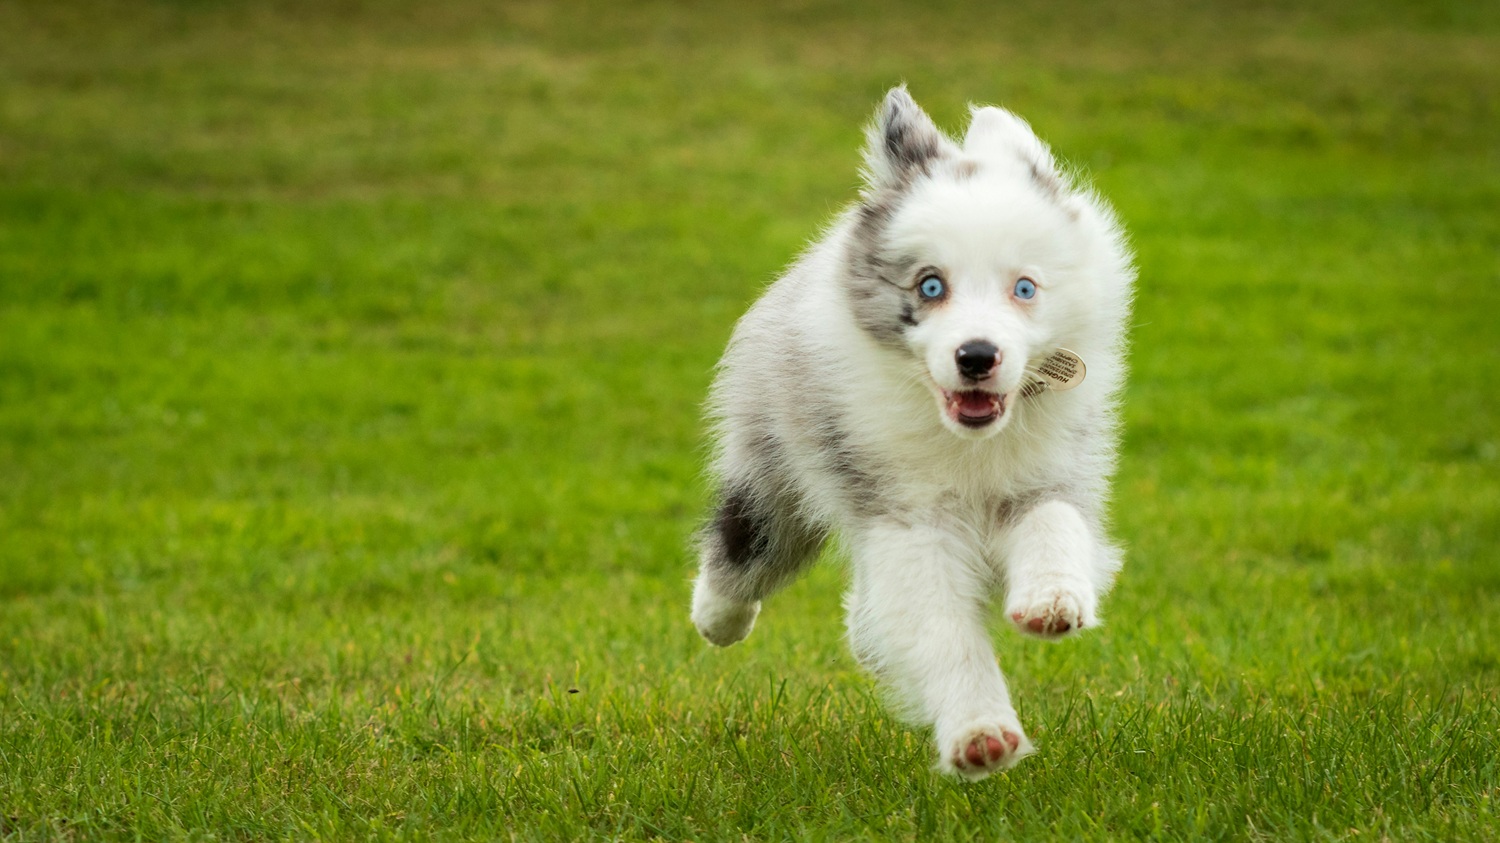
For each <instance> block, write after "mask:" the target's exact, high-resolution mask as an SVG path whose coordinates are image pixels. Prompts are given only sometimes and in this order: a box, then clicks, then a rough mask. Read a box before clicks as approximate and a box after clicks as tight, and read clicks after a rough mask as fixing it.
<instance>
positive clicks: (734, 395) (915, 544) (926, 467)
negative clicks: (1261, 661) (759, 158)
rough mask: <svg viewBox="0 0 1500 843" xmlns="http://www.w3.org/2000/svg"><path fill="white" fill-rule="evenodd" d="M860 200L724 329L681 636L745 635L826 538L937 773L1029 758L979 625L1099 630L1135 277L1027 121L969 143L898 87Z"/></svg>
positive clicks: (868, 660)
mask: <svg viewBox="0 0 1500 843" xmlns="http://www.w3.org/2000/svg"><path fill="white" fill-rule="evenodd" d="M864 177H865V188H864V190H863V191H862V192H861V194H860V198H859V200H858V201H857V202H855V203H854V204H853V205H852V206H851V207H849V208H848V209H847V210H845V211H844V212H843V213H842V214H841V215H840V216H839V217H838V218H837V219H836V220H835V221H834V223H833V224H832V226H831V228H830V229H829V231H828V232H827V233H826V235H825V236H824V237H823V238H822V239H821V240H819V241H818V242H816V243H814V244H813V245H812V246H811V247H810V248H809V249H808V250H807V251H806V252H805V253H804V254H803V255H802V257H801V258H800V259H798V261H797V262H796V263H795V264H794V265H793V266H792V267H791V268H790V269H789V270H788V271H787V272H786V274H785V275H783V276H782V277H781V278H780V279H779V280H777V281H776V282H775V283H774V284H772V285H771V286H770V288H769V289H767V290H766V292H765V294H764V295H763V296H762V297H761V298H760V300H759V301H757V302H756V303H755V305H754V306H753V307H752V308H751V309H750V311H749V312H748V313H747V314H746V315H745V316H744V318H742V319H741V320H740V322H739V324H738V325H737V326H736V327H735V330H734V334H733V337H732V338H731V340H730V342H729V348H728V350H727V351H726V352H725V354H724V357H723V360H722V361H721V363H720V366H719V370H718V376H717V379H716V380H715V383H714V386H713V390H712V395H711V399H710V408H711V410H710V413H711V420H712V429H713V437H714V443H715V449H714V456H713V459H712V464H711V468H710V471H711V474H712V475H713V478H714V480H715V481H716V484H717V488H718V498H717V503H716V509H715V511H714V513H713V514H712V516H711V517H710V519H709V520H708V523H707V525H706V526H705V527H704V529H703V530H702V531H701V532H700V534H699V537H698V547H699V553H700V564H699V573H698V577H697V580H696V582H695V585H694V592H693V607H692V618H693V623H694V624H695V625H696V626H697V628H698V631H699V632H700V633H701V634H702V635H703V637H704V638H705V639H707V640H708V641H709V642H710V643H712V644H715V645H718V646H721V647H723V646H729V645H731V644H734V643H736V642H738V641H740V640H742V639H744V638H745V636H747V635H749V634H750V630H751V628H752V627H753V626H754V624H755V619H756V616H757V614H758V613H759V612H760V606H761V601H762V600H764V599H765V598H766V597H768V596H770V595H771V594H773V593H774V592H775V591H776V590H777V589H780V588H782V587H783V586H785V585H787V584H788V583H790V582H791V581H792V580H793V579H795V578H796V577H797V576H798V575H799V574H800V573H801V572H802V571H803V570H804V569H805V568H806V567H807V566H808V565H809V564H810V563H811V562H812V560H813V559H815V558H816V557H817V556H818V553H819V550H820V548H821V547H822V546H823V544H824V542H825V541H826V540H827V539H828V538H829V536H830V535H833V534H837V535H838V536H839V538H840V540H841V542H842V544H843V546H844V547H846V548H847V551H848V554H849V557H850V560H851V569H852V585H851V588H850V591H849V593H848V597H847V599H846V609H847V616H848V630H849V641H850V645H851V648H852V649H853V651H854V653H855V655H856V656H857V657H858V659H859V660H860V662H861V663H862V664H863V665H865V666H866V667H867V668H868V669H870V670H871V671H873V672H874V673H875V674H876V675H877V676H878V677H879V678H880V680H881V681H882V682H883V683H884V684H885V685H886V686H887V687H888V689H889V690H890V691H891V692H892V693H891V696H892V698H893V699H894V700H895V701H896V703H897V704H898V706H899V710H900V712H901V713H903V714H904V715H905V716H906V717H907V718H908V719H910V720H913V721H915V722H917V723H919V724H922V725H924V726H930V727H932V730H933V734H934V737H935V740H936V743H937V753H938V756H937V764H938V768H939V769H941V770H943V771H945V772H949V773H955V774H958V775H961V776H964V777H967V778H970V779H978V778H982V777H984V776H986V775H988V774H990V773H992V772H994V771H996V770H1000V769H1004V768H1006V767H1009V766H1010V765H1012V764H1014V763H1015V762H1016V761H1018V760H1019V759H1021V758H1022V757H1023V756H1025V755H1027V754H1029V753H1030V752H1032V745H1031V742H1030V741H1029V740H1028V739H1027V737H1026V732H1025V730H1024V729H1023V728H1022V727H1021V722H1020V720H1019V719H1018V718H1017V716H1016V710H1015V708H1014V706H1013V705H1012V704H1011V699H1010V693H1009V691H1008V690H1007V688H1006V684H1005V678H1004V676H1003V675H1002V674H1001V672H1000V669H999V667H998V665H997V663H996V659H995V654H994V650H993V649H992V647H991V643H990V637H989V634H988V631H987V628H986V624H985V619H986V614H987V606H988V603H989V601H990V600H991V598H992V597H994V596H996V595H1001V596H1002V597H1003V600H1004V612H1005V616H1006V617H1007V618H1009V619H1010V621H1012V622H1013V623H1014V624H1015V627H1016V629H1017V630H1019V631H1020V632H1022V633H1025V634H1027V635H1033V636H1037V637H1041V638H1060V637H1063V636H1067V635H1071V634H1073V633H1076V632H1077V631H1079V630H1081V629H1086V628H1088V627H1092V626H1095V625H1097V624H1098V623H1099V601H1100V598H1101V596H1103V594H1104V593H1105V592H1106V591H1107V590H1108V588H1109V586H1110V584H1111V582H1112V580H1113V578H1114V576H1115V573H1116V572H1117V571H1118V570H1119V568H1120V561H1121V554H1120V550H1119V548H1117V547H1116V546H1115V545H1114V544H1112V543H1111V541H1110V540H1109V538H1108V537H1107V536H1106V535H1105V531H1104V523H1103V521H1104V509H1105V503H1106V496H1107V494H1108V481H1109V476H1110V474H1111V472H1112V471H1113V467H1114V461H1115V448H1116V439H1117V422H1116V412H1115V409H1116V403H1117V395H1118V392H1119V389H1120V385H1121V382H1122V379H1123V377H1124V375H1125V360H1124V352H1125V338H1124V327H1125V323H1126V319H1127V317H1128V315H1129V311H1130V299H1131V286H1132V283H1133V280H1134V270H1133V268H1132V262H1131V257H1130V254H1129V252H1128V250H1127V247H1126V244H1125V240H1124V236H1123V234H1122V232H1121V229H1120V227H1119V225H1118V223H1117V222H1116V220H1115V217H1114V215H1113V213H1112V212H1111V211H1110V209H1109V208H1108V207H1107V206H1106V205H1105V203H1104V202H1103V200H1101V199H1100V197H1098V196H1097V195H1095V194H1094V193H1093V192H1092V191H1090V190H1087V189H1082V188H1079V187H1078V186H1076V185H1075V184H1074V183H1073V181H1072V180H1071V179H1070V178H1069V177H1068V176H1067V175H1066V174H1065V173H1064V172H1062V171H1061V170H1060V169H1059V168H1058V166H1057V163H1056V162H1055V161H1054V159H1053V157H1052V154H1051V153H1050V151H1049V150H1048V148H1047V146H1046V145H1045V144H1044V143H1042V141H1040V140H1039V139H1038V138H1037V136H1036V135H1035V134H1033V132H1032V131H1031V129H1030V128H1029V127H1028V126H1027V124H1026V123H1025V122H1023V121H1022V120H1021V119H1020V118H1018V117H1016V116H1015V115H1014V114H1011V113H1010V112H1008V111H1005V110H1003V109H999V108H989V107H986V108H975V109H973V113H972V116H971V119H970V123H969V128H968V131H967V133H966V134H965V135H964V138H963V141H962V143H956V142H954V141H953V140H951V139H949V138H948V137H946V136H945V135H943V133H941V132H940V131H939V130H938V129H937V128H936V127H935V126H934V125H933V123H932V121H931V120H930V119H929V118H928V117H927V115H926V114H924V113H923V112H922V110H921V109H920V108H919V107H918V106H917V104H916V103H915V102H913V101H912V99H911V97H910V96H909V95H908V94H907V92H906V89H905V88H904V87H898V88H896V89H894V90H892V91H890V92H889V93H888V94H887V95H886V98H885V102H884V103H883V104H882V106H881V107H880V109H879V111H878V112H877V114H876V117H875V119H874V122H873V124H872V125H871V126H870V128H869V130H868V138H867V147H866V149H865V168H864Z"/></svg>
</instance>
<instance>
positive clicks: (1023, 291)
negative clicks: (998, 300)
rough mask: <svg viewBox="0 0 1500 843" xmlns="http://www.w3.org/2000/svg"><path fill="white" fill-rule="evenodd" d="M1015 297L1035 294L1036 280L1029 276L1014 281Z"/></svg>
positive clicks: (1027, 297) (1021, 297) (1019, 297)
mask: <svg viewBox="0 0 1500 843" xmlns="http://www.w3.org/2000/svg"><path fill="white" fill-rule="evenodd" d="M1015 293H1016V298H1018V299H1029V298H1031V297H1032V296H1034V295H1036V282H1034V281H1032V280H1031V279H1030V278H1022V279H1021V280H1019V281H1017V282H1016V290H1015Z"/></svg>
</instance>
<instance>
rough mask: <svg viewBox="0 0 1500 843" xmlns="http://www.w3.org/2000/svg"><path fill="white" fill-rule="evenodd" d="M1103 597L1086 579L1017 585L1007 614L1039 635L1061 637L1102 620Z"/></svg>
mask: <svg viewBox="0 0 1500 843" xmlns="http://www.w3.org/2000/svg"><path fill="white" fill-rule="evenodd" d="M1098 604H1099V598H1098V597H1097V596H1096V595H1095V594H1094V589H1093V588H1092V587H1090V586H1089V585H1087V584H1086V583H1076V584H1051V585H1043V586H1039V587H1035V588H1019V589H1016V590H1015V591H1014V592H1013V593H1012V594H1011V595H1010V598H1009V599H1008V600H1006V602H1005V614H1006V616H1008V617H1009V618H1010V619H1011V621H1012V622H1013V623H1015V625H1016V628H1017V629H1019V630H1021V631H1022V632H1024V633H1026V634H1027V635H1035V636H1037V637H1039V638H1052V639H1056V638H1061V637H1062V636H1064V635H1068V634H1069V633H1073V632H1077V631H1078V630H1080V629H1084V628H1086V627H1090V626H1094V625H1095V624H1097V623H1098V618H1097V616H1096V614H1095V613H1096V612H1097V610H1098Z"/></svg>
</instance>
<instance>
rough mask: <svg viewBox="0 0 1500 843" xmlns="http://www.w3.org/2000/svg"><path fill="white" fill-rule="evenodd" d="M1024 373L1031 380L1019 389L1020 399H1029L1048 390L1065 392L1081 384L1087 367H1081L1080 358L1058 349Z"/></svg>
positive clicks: (1064, 349) (1081, 360) (1065, 350)
mask: <svg viewBox="0 0 1500 843" xmlns="http://www.w3.org/2000/svg"><path fill="white" fill-rule="evenodd" d="M1026 373H1027V374H1029V375H1031V376H1032V378H1033V379H1032V381H1031V382H1030V383H1028V384H1026V385H1025V386H1024V387H1022V388H1021V397H1022V398H1030V397H1031V396H1033V395H1038V394H1040V393H1042V392H1043V391H1045V390H1048V389H1051V390H1054V391H1056V392H1067V391H1068V390H1070V389H1072V388H1073V387H1075V386H1077V385H1079V384H1081V383H1083V377H1084V375H1086V374H1088V367H1087V366H1085V365H1083V358H1082V357H1079V356H1078V355H1077V354H1074V353H1073V352H1071V351H1069V350H1067V349H1066V348H1059V349H1058V350H1057V351H1054V352H1052V356H1050V357H1048V358H1047V359H1046V360H1043V361H1042V362H1041V363H1039V364H1037V366H1036V367H1035V368H1032V369H1027V370H1026Z"/></svg>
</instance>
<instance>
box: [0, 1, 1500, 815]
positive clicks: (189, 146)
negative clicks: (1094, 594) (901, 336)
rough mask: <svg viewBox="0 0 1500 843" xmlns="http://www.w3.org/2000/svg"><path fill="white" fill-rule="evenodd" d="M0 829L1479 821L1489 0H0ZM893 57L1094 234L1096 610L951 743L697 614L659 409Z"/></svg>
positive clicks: (689, 426) (692, 488) (695, 511)
mask: <svg viewBox="0 0 1500 843" xmlns="http://www.w3.org/2000/svg"><path fill="white" fill-rule="evenodd" d="M0 31H3V32H5V33H6V36H5V43H6V46H5V49H3V50H0V836H3V837H5V838H6V839H16V840H33V839H152V840H163V839H209V838H214V839H224V838H296V839H310V838H336V839H355V838H358V839H397V838H416V839H452V840H459V839H496V838H499V839H539V840H540V839H582V838H626V839H639V838H663V839H673V840H676V839H696V840H717V839H756V840H759V839H767V840H770V839H811V840H845V839H870V840H917V839H921V840H928V839H950V838H951V839H996V838H1001V839H1057V838H1061V837H1065V836H1066V837H1068V838H1073V839H1097V840H1113V839H1123V838H1148V837H1149V838H1153V839H1225V840H1259V839H1265V840H1288V839H1327V840H1353V839H1360V840H1364V839H1391V840H1445V841H1446V840H1464V839H1472V840H1495V839H1497V838H1500V831H1497V829H1500V737H1497V735H1500V643H1497V642H1500V561H1497V548H1500V436H1497V432H1496V431H1497V427H1496V420H1497V409H1500V343H1497V339H1500V329H1497V328H1496V321H1495V314H1496V313H1497V312H1500V283H1497V282H1500V261H1497V257H1496V256H1497V254H1500V216H1497V214H1496V213H1495V209H1496V208H1497V207H1500V166H1497V165H1500V157H1497V152H1496V146H1495V138H1496V137H1497V136H1500V111H1497V107H1496V103H1497V102H1500V99H1497V96H1496V94H1497V92H1500V65H1497V64H1496V63H1495V61H1494V58H1493V57H1494V56H1495V55H1496V53H1497V52H1500V16H1497V15H1496V13H1495V7H1494V6H1493V5H1489V4H1480V3H1430V4H1421V5H1418V4H1409V5H1403V4H1397V3H1369V4H1360V5H1358V6H1357V7H1348V8H1346V7H1345V6H1344V5H1342V4H1332V3H1329V4H1307V3H1298V4H1292V3H1280V2H1271V3H1261V4H1254V5H1248V4H1247V5H1244V6H1235V7H1225V8H1218V9H1213V8H1207V7H1203V6H1201V5H1197V4H1187V3H1180V2H1177V0H1149V2H1145V3H1140V4H1129V5H1127V6H1121V7H1119V8H1096V7H1094V6H1092V5H1088V4H1083V3H1073V2H1063V3H1040V2H1038V3H1018V4H1007V8H1005V9H1003V10H996V9H992V8H990V7H989V4H973V5H965V4H963V3H956V4H945V5H944V6H943V7H942V8H941V9H938V10H932V9H926V10H920V11H919V10H917V9H916V7H914V6H913V7H903V6H901V5H899V4H895V3H890V2H876V3H869V4H857V5H856V4H848V5H844V6H841V5H838V4H799V3H791V2H787V3H768V4H738V5H734V6H730V5H729V4H723V7H722V8H721V7H718V6H711V7H703V6H690V5H687V4H675V3H647V4H643V5H639V6H631V7H628V8H627V7H624V6H619V5H614V4H602V3H601V4H587V3H583V4H570V5H567V6H563V5H549V4H541V3H524V2H517V3H506V4H487V3H478V2H453V3H444V4H441V5H438V6H436V7H433V8H428V7H425V6H416V5H406V4H400V3H394V2H375V1H374V0H371V2H347V3H339V4H292V3H279V2H266V3H254V4H251V3H234V2H206V1H205V2H176V3H172V2H149V3H106V2H85V1H84V0H77V2H67V3H41V2H19V3H11V4H6V5H4V6H0ZM901 79H905V80H906V81H907V82H908V83H909V84H910V86H911V89H912V91H913V92H914V94H915V95H916V96H917V97H918V99H919V100H920V101H922V102H923V103H924V104H925V105H926V106H928V107H929V109H930V111H931V112H932V113H933V114H934V116H935V117H936V118H937V119H938V120H939V122H940V123H942V124H944V125H947V126H949V127H957V126H958V125H960V123H961V121H962V117H963V109H964V106H965V104H966V103H967V102H968V101H970V100H978V101H990V102H1001V103H1004V104H1006V105H1009V106H1011V107H1013V108H1015V109H1016V110H1018V111H1020V112H1021V113H1023V114H1025V115H1027V116H1028V117H1029V118H1030V119H1031V120H1032V122H1033V123H1034V125H1036V126H1037V127H1038V129H1039V130H1040V131H1041V132H1042V134H1043V135H1044V136H1046V137H1048V138H1049V139H1050V140H1051V141H1052V142H1053V144H1054V145H1055V147H1056V148H1057V149H1058V150H1059V151H1060V152H1061V153H1062V154H1063V155H1064V156H1066V157H1068V158H1070V159H1071V160H1073V161H1074V162H1075V163H1077V164H1078V165H1079V166H1080V167H1081V168H1083V169H1084V170H1086V171H1087V172H1088V173H1089V174H1090V175H1091V177H1092V179H1093V180H1094V182H1095V183H1096V184H1097V185H1098V187H1099V188H1100V189H1101V190H1102V191H1103V192H1104V193H1105V194H1106V195H1108V196H1109V197H1111V199H1112V200H1113V201H1114V203H1115V204H1116V206H1117V207H1118V209H1119V211H1120V214H1121V216H1122V217H1123V219H1124V220H1125V221H1126V223H1127V226H1128V227H1129V229H1130V230H1131V232H1132V234H1133V237H1134V242H1135V245H1136V247H1137V250H1138V252H1139V257H1140V266H1141V284H1140V297H1139V306H1138V312H1137V318H1136V323H1135V325H1134V329H1133V340H1134V349H1135V350H1134V356H1133V361H1134V372H1133V377H1132V381H1131V385H1130V387H1129V391H1128V395H1127V403H1126V431H1127V432H1126V441H1125V452H1124V457H1123V463H1122V468H1121V471H1120V475H1119V477H1118V479H1117V483H1116V488H1117V502H1116V505H1115V507H1114V512H1115V520H1116V524H1117V527H1116V531H1117V533H1118V535H1119V536H1120V537H1121V538H1122V539H1123V540H1124V541H1125V542H1126V543H1127V544H1128V545H1129V548H1130V550H1129V562H1128V565H1127V570H1126V572H1125V574H1124V576H1123V578H1122V580H1121V582H1120V584H1119V586H1118V588H1117V589H1116V591H1115V593H1114V595H1113V596H1112V598H1111V600H1110V602H1109V604H1108V607H1107V608H1108V611H1109V616H1110V621H1111V622H1110V624H1109V625H1108V626H1106V627H1105V628H1103V629H1102V630H1099V631H1097V632H1096V633H1093V634H1090V635H1088V636H1087V637H1084V638H1081V639H1079V640H1077V641H1071V642H1067V643H1064V644H1059V645H1056V646H1046V645H1042V644H1038V643H1035V642H1024V641H1021V640H1018V638H1017V637H1016V636H1014V635H1012V634H1010V633H1009V632H1008V631H1005V630H1004V629H1003V628H1002V626H1001V625H999V624H997V626H996V641H997V645H998V646H999V648H1000V655H1001V660H1002V663H1003V664H1004V665H1005V667H1006V669H1007V672H1008V674H1009V676H1010V677H1011V684H1012V689H1013V692H1014V693H1015V696H1016V698H1017V704H1018V706H1019V708H1020V711H1021V716H1022V718H1023V721H1024V722H1025V723H1026V724H1027V726H1028V728H1029V730H1030V731H1031V733H1032V736H1033V737H1034V738H1035V739H1036V741H1037V743H1038V745H1039V746H1040V748H1041V752H1040V754H1039V755H1038V756H1036V757H1034V758H1031V759H1028V760H1027V761H1026V762H1025V763H1024V764H1023V765H1021V766H1020V767H1018V768H1017V769H1016V770H1014V771H1012V772H1010V773H1009V774H1006V775H1000V776H995V777H992V778H991V779H989V780H987V781H985V782H983V783H980V784H977V785H962V784H959V783H956V782H953V781H948V780H945V779H942V778H939V777H937V776H936V775H934V774H933V773H931V772H930V770H929V769H928V768H929V765H930V763H931V750H930V747H929V746H928V743H927V741H928V738H927V736H925V735H923V734H920V733H917V732H912V731H909V730H908V729H906V728H905V727H903V726H901V725H900V724H898V723H896V722H894V721H892V720H891V719H890V718H889V717H888V716H887V715H886V714H885V713H884V711H883V709H882V706H881V704H880V700H879V697H878V692H877V691H876V689H875V688H874V687H873V685H872V684H871V682H870V680H869V679H868V678H867V677H865V676H864V675H862V674H861V673H860V672H858V671H857V670H856V669H855V668H854V666H853V665H852V664H851V663H850V660H849V657H848V655H847V652H846V650H845V648H844V646H843V644H842V641H841V637H840V633H841V630H840V627H841V620H840V617H839V615H840V610H839V602H838V601H839V597H838V595H839V591H840V585H841V578H842V574H841V572H840V570H839V568H838V566H837V565H836V564H830V565H827V566H824V567H822V568H820V569H819V570H818V571H817V572H815V574H814V575H813V576H811V577H810V578H809V579H808V580H807V581H805V582H803V583H800V584H798V585H797V586H795V587H794V588H792V589H790V590H789V591H788V592H786V593H785V594H784V595H782V596H780V597H778V598H777V599H776V600H775V601H774V602H773V603H772V604H771V605H769V606H768V609H767V613H766V615H765V616H764V618H763V621H762V623H761V625H760V628H758V629H757V631H756V633H755V635H754V636H752V638H751V640H750V641H749V642H747V644H746V645H744V646H741V647H736V648H734V649H732V650H728V651H723V652H713V651H710V650H708V649H707V648H706V647H705V646H704V645H703V644H702V643H701V642H699V641H698V640H697V637H696V635H695V634H694V633H693V631H692V629H691V627H690V626H689V624H688V623H687V621H686V600H687V581H688V577H689V576H690V572H691V560H690V559H689V558H688V555H687V553H686V550H685V549H684V545H685V538H686V536H687V534H688V533H689V532H690V531H691V529H692V528H693V526H694V524H695V522H696V519H697V518H698V517H699V512H700V510H701V508H702V507H703V505H704V502H705V500H706V497H707V494H706V492H707V490H706V489H704V488H703V484H702V482H701V480H700V479H699V475H698V471H699V461H700V458H701V454H702V449H701V446H702V441H701V433H700V422H699V418H698V407H699V403H700V401H701V399H702V396H703V394H704V391H705V389H706V386H707V383H708V379H709V376H710V370H711V367H712V364H713V362H714V360H715V358H716V356H717V354H718V352H719V350H720V349H721V347H722V345H723V342H724V341H725V339H726V338H727V336H728V332H729V330H730V327H731V326H732V324H733V321H734V319H735V318H736V317H737V315H738V314H739V313H740V312H741V311H742V310H743V308H744V307H745V305H746V304H747V303H748V302H749V301H750V300H751V298H752V297H753V296H754V294H755V291H756V290H757V289H758V287H759V286H760V285H761V284H763V283H764V282H765V281H767V280H768V279H769V278H771V277H773V276H774V274H775V273H776V271H777V269H778V268H779V267H780V266H782V265H784V264H785V263H786V262H787V261H788V260H789V259H790V258H791V257H792V256H793V255H794V254H795V253H796V251H797V249H798V248H799V246H800V244H801V243H802V242H804V240H805V239H806V238H807V237H809V236H810V235H811V234H813V233H814V232H815V231H816V230H817V227H818V225H819V224H820V223H821V222H822V221H824V220H825V219H826V218H827V217H828V216H829V214H830V213H831V211H832V210H833V209H835V208H837V207H838V206H839V205H840V204H841V203H843V202H845V201H847V200H848V199H849V198H850V197H851V196H852V193H853V188H854V185H855V167H856V165H857V144H858V142H859V127H860V125H861V123H862V122H863V121H864V120H865V119H866V117H867V115H868V113H869V112H870V111H871V110H872V109H873V106H874V104H875V103H876V102H877V100H878V97H879V95H880V94H881V92H883V90H884V89H885V88H886V87H887V86H889V85H890V84H892V83H893V82H895V81H898V80H901Z"/></svg>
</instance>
